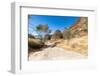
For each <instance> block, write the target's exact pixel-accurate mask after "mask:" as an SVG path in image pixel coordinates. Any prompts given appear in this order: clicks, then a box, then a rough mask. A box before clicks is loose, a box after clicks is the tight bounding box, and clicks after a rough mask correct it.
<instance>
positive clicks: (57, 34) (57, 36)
mask: <svg viewBox="0 0 100 76" xmlns="http://www.w3.org/2000/svg"><path fill="white" fill-rule="evenodd" d="M62 37H63V35H62V32H61V31H60V30H56V31H55V32H54V34H53V38H54V39H61V38H62Z"/></svg>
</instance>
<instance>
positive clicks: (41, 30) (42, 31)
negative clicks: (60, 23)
mask: <svg viewBox="0 0 100 76" xmlns="http://www.w3.org/2000/svg"><path fill="white" fill-rule="evenodd" d="M36 31H37V33H38V35H39V37H40V39H41V40H43V41H44V36H45V35H46V34H49V33H51V30H50V29H49V26H48V25H47V24H45V25H42V24H39V25H37V26H36Z"/></svg>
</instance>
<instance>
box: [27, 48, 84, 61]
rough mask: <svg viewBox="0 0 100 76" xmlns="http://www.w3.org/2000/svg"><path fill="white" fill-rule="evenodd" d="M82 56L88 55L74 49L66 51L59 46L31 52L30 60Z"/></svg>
mask: <svg viewBox="0 0 100 76" xmlns="http://www.w3.org/2000/svg"><path fill="white" fill-rule="evenodd" d="M82 58H86V56H84V55H81V54H79V53H76V52H73V51H66V50H64V49H62V48H59V47H54V48H51V47H49V48H46V49H44V50H42V51H39V52H35V53H31V54H30V55H29V60H66V59H82Z"/></svg>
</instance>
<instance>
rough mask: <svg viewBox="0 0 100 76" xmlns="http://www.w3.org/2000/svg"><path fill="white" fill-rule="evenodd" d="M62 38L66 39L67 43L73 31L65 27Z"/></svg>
mask: <svg viewBox="0 0 100 76" xmlns="http://www.w3.org/2000/svg"><path fill="white" fill-rule="evenodd" d="M63 37H64V39H67V41H68V42H67V44H68V45H69V42H70V39H71V38H72V37H73V33H72V30H71V29H65V30H64V32H63Z"/></svg>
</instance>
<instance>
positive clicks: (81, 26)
mask: <svg viewBox="0 0 100 76" xmlns="http://www.w3.org/2000/svg"><path fill="white" fill-rule="evenodd" d="M70 29H71V30H72V31H73V32H74V35H75V36H84V35H87V34H88V18H87V17H81V18H79V20H78V21H77V22H76V23H75V24H74V25H73V26H72V27H70Z"/></svg>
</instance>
